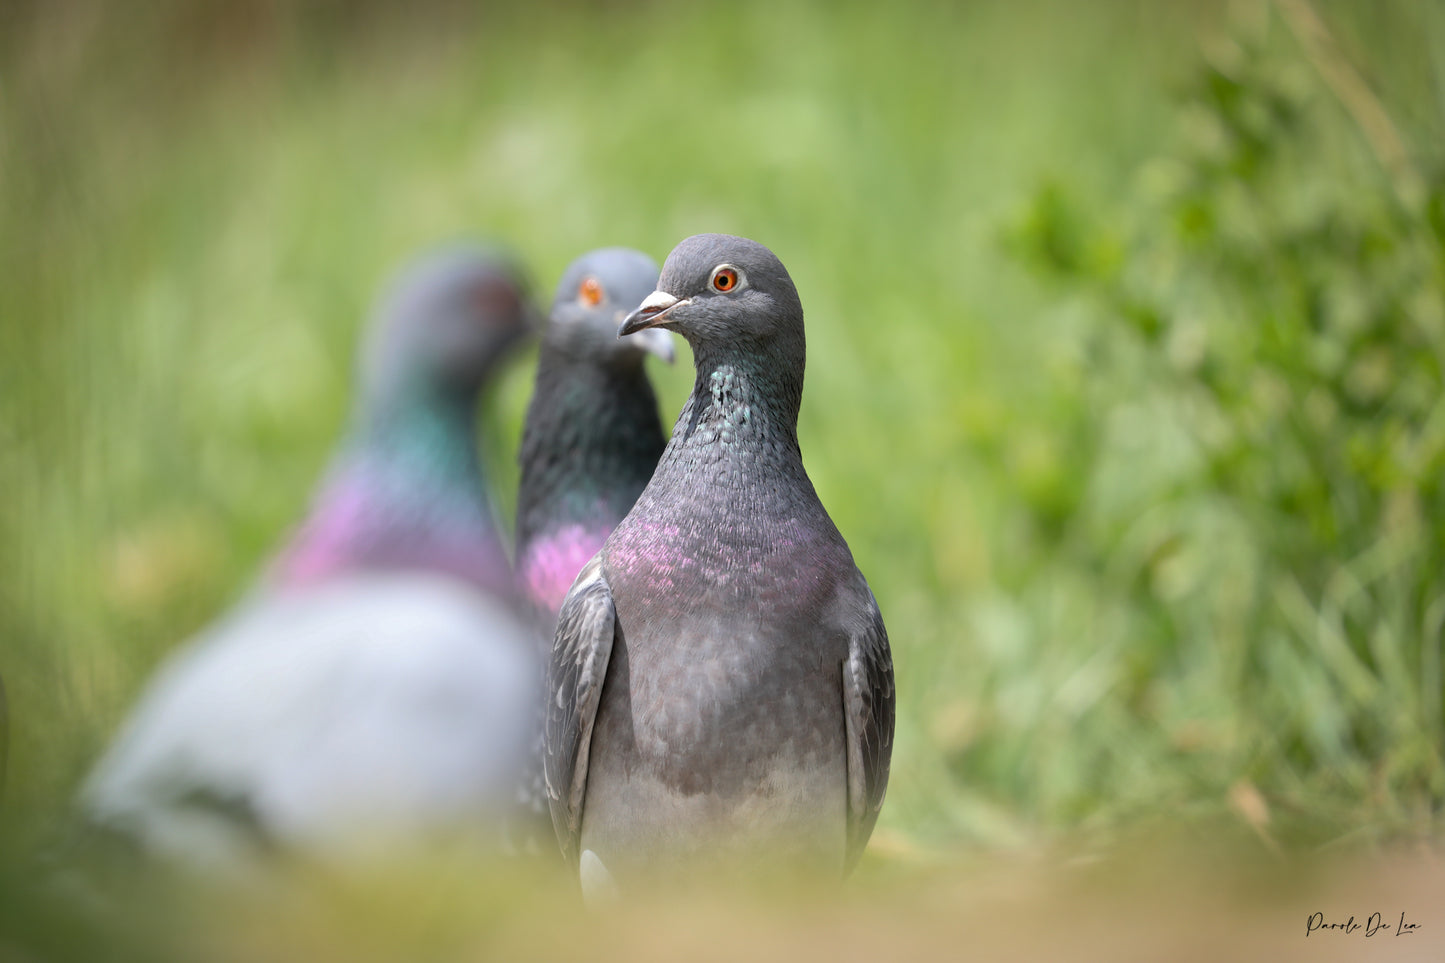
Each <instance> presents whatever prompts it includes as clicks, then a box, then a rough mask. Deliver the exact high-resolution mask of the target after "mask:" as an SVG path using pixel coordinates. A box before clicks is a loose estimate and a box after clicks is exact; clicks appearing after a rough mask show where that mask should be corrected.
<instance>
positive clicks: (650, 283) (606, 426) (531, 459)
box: [512, 248, 673, 851]
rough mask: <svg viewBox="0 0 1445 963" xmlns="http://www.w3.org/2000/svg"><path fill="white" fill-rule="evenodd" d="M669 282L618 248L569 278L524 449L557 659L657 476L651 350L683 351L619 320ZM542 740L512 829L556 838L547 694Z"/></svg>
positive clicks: (544, 646) (521, 558)
mask: <svg viewBox="0 0 1445 963" xmlns="http://www.w3.org/2000/svg"><path fill="white" fill-rule="evenodd" d="M655 287H657V262H655V261H653V260H652V258H650V257H648V256H647V255H646V254H643V253H642V252H640V251H632V250H628V249H626V248H607V249H604V250H600V251H592V252H591V253H589V254H584V255H583V256H582V257H580V258H578V259H577V260H575V261H573V262H572V264H571V265H570V266H568V268H567V270H566V272H565V273H564V274H563V275H562V280H561V282H559V283H558V285H557V295H556V298H555V299H554V300H553V302H552V313H551V316H550V318H549V322H548V325H547V329H546V333H545V334H544V335H543V336H542V350H541V352H540V355H539V357H538V359H537V379H536V384H535V386H534V388H533V391H532V403H531V405H530V406H529V407H528V409H527V422H526V428H525V429H524V430H523V432H522V448H521V452H520V453H519V455H518V461H519V462H520V463H521V468H522V473H521V478H520V480H519V482H518V485H517V574H518V576H519V578H520V580H521V584H522V587H523V589H524V591H525V592H526V594H527V597H528V598H529V599H530V600H531V602H532V604H533V605H534V606H535V607H536V608H537V610H538V611H539V612H544V613H546V616H545V621H546V628H545V630H544V631H543V633H541V634H540V635H539V637H538V643H537V645H538V654H539V655H540V657H541V658H542V659H543V660H545V659H546V658H547V656H548V654H549V653H550V652H551V649H552V633H553V629H554V628H555V626H556V621H557V609H558V608H560V607H561V605H562V599H563V598H564V597H566V595H567V589H568V588H570V587H571V585H572V580H573V579H575V578H576V577H577V573H578V572H579V571H581V569H582V566H583V565H586V564H587V560H588V559H590V558H591V557H592V556H593V555H596V554H597V550H598V549H600V548H601V547H602V543H603V542H604V541H606V540H607V536H608V535H609V534H611V532H612V529H613V528H615V527H616V526H617V523H618V522H620V521H622V518H623V516H625V515H626V514H627V512H628V511H629V510H630V509H631V508H632V503H633V502H635V501H637V496H638V495H639V494H641V493H642V489H643V488H644V487H645V486H646V485H647V480H648V479H649V478H651V477H652V472H653V469H655V468H656V467H657V458H658V456H659V455H661V454H662V449H663V447H664V446H665V445H666V444H667V439H666V437H665V436H664V435H663V433H662V421H661V420H660V419H659V418H658V416H657V398H656V396H655V395H654V394H653V391H652V383H651V382H650V381H648V380H647V371H646V370H645V368H644V367H643V360H644V358H645V357H646V355H647V354H648V353H649V352H650V353H652V354H655V355H657V356H659V357H661V358H662V359H663V360H665V361H667V362H669V363H670V362H671V361H672V360H673V348H672V335H671V334H669V333H668V332H666V331H663V330H662V329H661V328H649V329H648V330H645V331H639V332H638V333H637V334H634V335H629V336H627V337H625V338H619V337H618V336H617V326H618V325H619V324H621V323H622V321H623V319H624V318H626V316H627V312H628V311H629V310H631V309H632V307H633V306H634V305H636V304H637V303H638V302H639V301H641V300H642V299H643V298H644V297H646V296H647V295H648V294H649V293H650V292H651V291H652V289H653V288H655ZM537 708H538V711H539V714H538V716H537V719H538V723H539V724H538V732H537V745H536V747H535V751H534V753H533V759H532V764H531V767H530V771H529V772H528V774H527V777H526V780H525V782H524V785H523V787H522V789H521V792H520V796H519V800H518V801H519V803H520V805H521V807H522V810H523V812H521V813H518V820H517V823H516V825H515V826H514V828H513V832H512V840H513V842H514V843H515V844H516V845H517V846H518V847H519V848H523V849H528V850H534V851H546V850H547V849H550V848H551V838H552V821H551V817H550V815H549V813H548V807H547V793H546V789H545V786H544V782H543V775H542V744H541V725H540V721H541V718H542V716H541V714H540V710H541V708H542V706H541V700H538V704H537Z"/></svg>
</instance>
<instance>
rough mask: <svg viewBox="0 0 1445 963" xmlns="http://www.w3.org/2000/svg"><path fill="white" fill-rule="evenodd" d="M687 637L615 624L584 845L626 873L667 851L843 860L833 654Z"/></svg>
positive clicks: (843, 801)
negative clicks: (630, 631) (619, 628)
mask: <svg viewBox="0 0 1445 963" xmlns="http://www.w3.org/2000/svg"><path fill="white" fill-rule="evenodd" d="M689 637H690V636H689V633H686V632H682V633H680V634H677V635H674V636H673V637H669V638H668V639H666V644H662V642H661V640H658V639H655V638H654V639H640V640H638V641H639V644H638V645H635V646H629V645H628V643H627V640H626V639H625V637H624V636H623V635H622V634H621V633H619V637H618V639H617V641H616V642H615V643H614V648H613V655H612V660H611V662H610V664H609V666H608V673H607V681H606V684H605V685H604V689H603V700H602V705H601V707H600V708H599V711H598V717H597V722H596V725H595V727H594V731H593V737H592V745H591V755H590V761H589V766H588V779H587V792H586V798H585V801H584V804H583V819H582V839H581V843H582V848H583V849H588V850H591V851H593V852H594V853H596V854H597V856H599V857H600V858H601V859H602V861H603V862H604V863H605V864H606V865H607V867H608V869H609V870H610V871H611V872H612V873H613V874H614V875H616V876H618V877H619V878H620V879H622V878H624V877H628V876H634V875H636V874H637V873H639V872H645V871H646V870H647V869H649V868H651V869H658V870H663V868H664V867H663V866H662V865H660V864H661V863H666V864H671V865H672V866H673V867H675V866H677V865H682V864H688V863H693V862H697V861H708V860H713V859H724V860H734V859H749V858H753V857H762V858H769V859H773V858H780V859H784V860H789V861H806V862H808V863H810V864H816V865H819V866H823V867H827V868H828V869H829V870H834V871H840V870H841V868H842V864H843V854H844V849H845V845H846V833H847V830H846V825H847V775H846V768H847V763H846V752H845V745H844V743H845V730H844V722H843V703H842V687H841V686H842V683H841V675H840V668H839V662H840V660H839V659H837V658H836V656H837V655H838V653H836V652H833V651H831V649H832V648H833V647H832V646H825V645H817V644H812V645H808V644H776V643H770V642H768V641H767V640H759V639H756V638H735V639H728V640H724V641H723V642H722V643H721V644H719V643H718V641H717V640H712V642H711V644H706V643H704V644H698V645H689V641H688V640H689ZM815 641H816V640H815ZM623 881H624V883H625V879H624V880H623Z"/></svg>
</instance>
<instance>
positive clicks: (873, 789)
mask: <svg viewBox="0 0 1445 963" xmlns="http://www.w3.org/2000/svg"><path fill="white" fill-rule="evenodd" d="M655 326H661V327H665V328H669V329H671V330H673V331H676V332H678V333H679V334H681V335H683V336H684V337H685V338H687V340H688V341H689V343H690V344H691V345H692V350H693V356H694V358H695V360H696V364H697V381H696V383H695V385H694V387H693V392H692V396H691V397H690V398H689V399H688V401H687V404H686V406H685V407H684V408H683V410H682V414H681V415H680V416H679V418H678V420H677V425H676V427H674V428H673V432H672V438H671V440H670V441H669V442H668V446H667V449H666V451H665V452H664V453H663V456H662V459H661V461H660V462H659V464H658V467H657V472H656V474H654V475H653V477H652V480H651V482H649V483H648V486H647V488H646V490H644V491H643V493H642V496H641V497H640V498H639V499H638V501H637V504H636V506H635V507H634V508H633V510H632V512H631V513H630V514H629V515H628V516H627V518H625V519H624V520H623V521H622V523H621V524H620V525H619V526H618V527H617V528H616V529H615V530H614V531H613V533H612V535H611V536H610V537H609V538H608V540H607V542H606V544H605V545H604V546H603V548H602V550H601V551H600V552H598V554H597V556H596V557H595V558H593V559H592V560H591V561H590V562H589V563H588V564H587V566H586V567H585V568H584V569H583V570H582V572H581V573H580V574H579V575H578V576H577V580H576V582H575V583H574V584H573V586H572V589H571V591H570V592H569V593H568V595H567V598H566V601H565V602H563V605H562V610H561V613H560V615H559V617H558V623H557V633H556V640H555V643H554V647H553V651H552V656H551V664H550V666H549V670H548V698H547V712H548V715H547V721H546V783H547V793H548V798H549V802H550V804H551V809H552V819H553V824H554V827H555V829H556V833H557V836H558V839H559V841H560V843H561V845H562V849H563V852H564V854H565V855H566V856H567V857H568V858H569V859H571V860H574V861H576V862H577V865H578V866H579V870H580V873H581V876H582V883H583V888H584V890H586V891H587V892H588V893H589V896H590V895H594V894H601V893H604V892H606V891H608V890H611V889H612V888H613V887H614V886H615V885H616V881H617V880H622V881H623V883H624V885H625V882H626V880H627V879H636V878H638V877H639V876H641V875H643V874H647V873H649V872H655V871H658V870H661V869H663V868H664V867H667V866H674V867H678V866H680V867H682V868H683V869H684V870H686V869H687V868H688V867H690V866H691V865H693V864H694V863H696V862H697V861H698V860H699V858H700V857H707V858H708V861H709V862H711V861H712V860H713V858H714V857H718V858H721V859H731V858H733V857H742V858H744V860H745V861H746V860H747V859H749V858H752V857H756V856H760V855H768V856H782V857H785V858H797V859H800V860H802V861H804V862H807V863H809V864H816V863H818V862H821V863H822V864H823V865H826V866H828V867H831V868H832V869H833V870H834V871H846V870H848V869H850V868H851V867H852V865H853V864H854V862H855V861H856V860H857V858H858V856H859V854H860V853H861V852H862V850H863V848H864V846H865V845H866V844H867V841H868V837H869V835H870V834H871V832H872V829H873V824H874V822H875V821H876V820H877V817H878V812H879V809H880V807H881V806H882V803H883V793H884V789H885V787H886V784H887V781H888V765H889V759H890V755H891V750H892V740H893V713H894V695H893V664H892V658H891V656H890V654H889V649H888V636H887V633H886V632H885V630H884V627H883V620H882V617H881V616H880V615H879V612H878V605H877V603H876V602H875V600H874V598H873V593H872V592H871V591H870V590H869V588H868V583H867V582H866V581H865V580H864V578H863V576H862V574H861V573H860V572H859V571H858V569H857V567H856V566H855V565H854V564H853V557H852V554H851V553H850V552H849V550H848V545H847V543H846V542H844V540H843V537H842V536H841V535H840V534H839V533H838V530H837V528H836V527H835V526H834V525H833V522H832V520H831V519H830V518H829V517H828V513H827V512H826V511H825V510H824V509H823V506H822V504H821V502H819V500H818V496H817V494H816V493H815V492H814V490H813V485H812V483H811V482H810V481H809V479H808V475H807V473H806V472H805V471H804V469H803V459H802V455H801V452H800V451H799V448H798V435H797V420H798V409H799V405H800V402H801V399H802V391H803V367H804V337H803V309H802V305H801V303H800V302H799V300H798V294H797V291H796V289H795V288H794V287H793V282H792V280H791V279H790V278H789V276H788V273H787V271H786V270H785V269H784V267H783V265H782V264H781V263H780V262H779V261H778V259H777V258H776V257H775V256H774V255H773V254H772V252H771V251H769V250H768V249H767V248H765V247H763V246H761V245H759V244H757V243H755V242H753V241H749V240H745V239H743V238H737V237H729V236H726V235H717V234H705V235H699V236H696V237H692V238H688V239H687V240H685V241H683V242H682V243H681V244H679V245H678V246H677V248H676V249H674V250H673V252H672V253H671V254H670V255H669V256H668V258H667V263H666V264H664V265H663V269H662V277H661V279H660V282H659V284H658V290H657V291H655V292H653V293H652V294H650V295H648V297H647V298H646V299H645V300H644V301H643V302H642V305H641V307H640V308H638V309H637V310H636V311H635V312H633V313H632V314H631V315H630V316H629V317H628V318H627V320H626V321H625V322H624V323H623V325H622V327H621V329H620V332H619V333H621V334H630V333H633V332H636V331H640V330H643V329H645V328H650V327H655Z"/></svg>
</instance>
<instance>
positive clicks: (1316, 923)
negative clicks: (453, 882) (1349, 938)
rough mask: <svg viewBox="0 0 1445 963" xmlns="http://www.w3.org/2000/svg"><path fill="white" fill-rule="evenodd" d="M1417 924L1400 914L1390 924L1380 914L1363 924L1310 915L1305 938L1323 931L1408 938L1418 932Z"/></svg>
mask: <svg viewBox="0 0 1445 963" xmlns="http://www.w3.org/2000/svg"><path fill="white" fill-rule="evenodd" d="M1419 929H1420V924H1419V923H1411V922H1409V921H1408V920H1406V919H1405V914H1404V913H1401V914H1400V920H1399V922H1397V923H1393V924H1392V923H1391V922H1389V921H1387V920H1386V919H1385V917H1384V916H1383V915H1381V914H1380V913H1371V914H1370V915H1369V916H1368V917H1366V919H1365V921H1364V922H1363V923H1360V922H1357V921H1356V920H1355V918H1354V917H1353V916H1351V917H1350V918H1349V919H1347V920H1345V921H1343V922H1334V923H1332V922H1329V921H1328V920H1326V919H1325V914H1323V913H1311V914H1310V917H1309V919H1307V920H1305V936H1307V937H1308V936H1311V935H1313V934H1315V933H1319V932H1322V931H1324V930H1335V931H1336V932H1339V933H1356V932H1364V934H1365V936H1366V938H1368V937H1371V936H1377V935H1380V934H1382V933H1383V934H1392V935H1394V936H1409V935H1410V934H1411V933H1415V932H1418V931H1419Z"/></svg>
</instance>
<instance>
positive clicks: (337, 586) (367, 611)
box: [82, 573, 540, 864]
mask: <svg viewBox="0 0 1445 963" xmlns="http://www.w3.org/2000/svg"><path fill="white" fill-rule="evenodd" d="M533 632H534V630H533V629H532V628H530V627H529V626H527V625H525V624H524V623H523V622H522V621H520V620H519V619H518V618H517V617H516V616H515V615H514V614H513V613H512V611H511V610H510V609H509V608H508V606H506V605H504V604H502V603H501V602H499V601H497V600H495V599H493V598H489V597H488V596H486V595H483V594H480V593H478V592H476V591H474V590H473V589H472V588H471V586H468V585H466V584H465V583H462V582H460V581H458V580H456V579H453V578H450V577H448V576H444V575H432V574H427V573H419V574H409V573H377V574H360V575H356V576H352V577H346V578H340V579H337V580H335V581H333V582H331V583H329V584H326V585H324V586H319V587H317V588H315V589H311V590H308V591H305V592H290V593H284V592H283V593H278V594H271V595H267V596H265V597H262V598H258V599H255V600H253V601H250V602H248V603H246V604H244V605H243V606H242V607H240V608H239V609H238V610H236V611H235V612H233V613H232V614H231V615H230V616H229V617H227V618H226V619H224V620H223V621H222V622H220V623H219V624H218V625H216V626H215V627H213V628H212V629H210V630H209V631H207V632H205V633H204V634H203V635H202V636H201V637H200V638H198V639H196V640H194V641H193V642H192V643H191V644H189V645H187V646H186V647H185V648H184V649H182V650H181V651H179V652H177V653H176V654H175V655H174V656H172V657H171V659H170V660H169V661H168V662H167V663H166V664H165V665H164V666H163V667H162V669H161V671H160V672H159V673H158V674H157V675H156V677H155V679H154V682H153V683H152V685H151V686H150V688H149V690H148V691H147V692H146V694H145V696H144V697H143V699H142V701H141V702H140V704H139V705H138V706H137V707H136V709H135V711H134V713H133V715H132V716H131V718H130V720H129V721H128V723H127V724H126V726H125V727H124V729H123V730H122V732H121V734H120V735H119V737H118V738H117V740H116V742H115V745H114V746H113V748H112V749H111V751H110V752H109V753H108V754H107V756H106V757H105V759H104V760H103V761H102V763H101V764H100V766H99V767H97V769H96V770H95V771H94V773H93V774H92V775H91V777H90V779H89V780H88V782H87V784H86V786H85V789H84V791H83V795H82V802H83V805H84V807H85V809H86V811H87V813H88V814H89V815H90V817H91V818H92V819H93V820H94V821H96V822H98V823H101V824H103V825H105V826H107V827H109V828H114V829H118V830H121V831H123V832H125V833H127V834H128V835H131V836H133V837H135V838H136V839H137V840H139V841H140V842H141V843H142V844H143V845H144V846H145V847H146V848H147V849H148V850H152V851H154V852H156V853H158V854H161V855H164V856H167V857H171V858H175V859H179V860H185V861H190V862H197V863H215V864H222V863H225V862H228V861H233V860H236V859H237V858H244V855H245V854H246V853H247V852H249V851H251V850H253V849H254V848H255V847H256V846H257V845H258V844H260V845H262V846H263V847H273V846H274V847H278V848H285V849H287V850H295V851H300V852H305V853H307V854H310V855H317V856H322V857H328V858H330V857H339V858H347V857H349V856H355V855H367V856H370V855H385V854H386V853H387V852H388V851H391V850H393V849H395V848H397V847H399V846H404V845H410V844H412V843H414V842H415V841H416V840H418V839H420V838H424V837H425V836H427V835H428V834H446V833H462V834H468V833H473V832H476V833H480V834H482V835H486V834H488V833H490V832H492V830H493V827H495V825H496V824H497V822H498V821H499V820H500V819H501V818H502V817H503V816H504V815H505V811H506V808H507V807H508V805H510V803H511V802H512V798H513V795H514V792H515V786H516V778H517V773H518V771H519V770H520V768H521V766H522V765H523V764H524V762H525V757H526V752H527V749H528V748H529V745H530V742H529V740H530V738H531V732H532V728H533V727H532V724H531V719H532V714H533V712H534V710H533V706H534V705H535V703H536V700H537V699H538V698H539V693H540V677H539V671H538V665H537V662H536V659H535V658H534V657H533V655H532V653H533V650H534V647H535V642H534V640H533Z"/></svg>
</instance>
